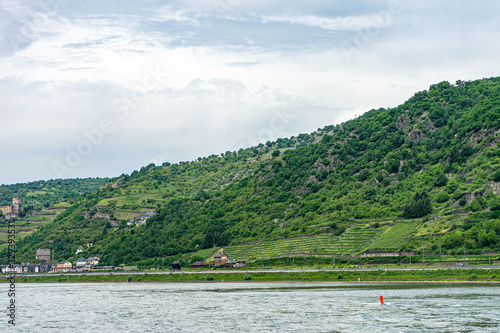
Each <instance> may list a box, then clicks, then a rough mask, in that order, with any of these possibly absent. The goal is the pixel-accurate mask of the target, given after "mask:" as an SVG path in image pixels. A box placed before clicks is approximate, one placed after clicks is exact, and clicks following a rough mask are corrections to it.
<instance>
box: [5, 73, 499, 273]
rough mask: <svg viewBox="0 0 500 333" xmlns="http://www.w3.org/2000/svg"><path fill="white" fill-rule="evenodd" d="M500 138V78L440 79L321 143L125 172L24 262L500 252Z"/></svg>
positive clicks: (60, 221) (36, 243) (305, 138)
mask: <svg viewBox="0 0 500 333" xmlns="http://www.w3.org/2000/svg"><path fill="white" fill-rule="evenodd" d="M499 128H500V78H490V79H483V80H478V81H472V82H463V81H458V82H456V84H454V85H452V84H449V83H448V82H441V83H439V84H435V85H432V86H431V87H430V88H429V90H427V91H422V92H418V93H416V94H415V95H414V96H413V97H411V98H410V99H409V100H408V101H407V102H405V103H404V104H402V105H400V106H397V107H394V108H390V109H378V110H371V111H369V112H367V113H365V114H364V115H363V116H361V117H359V118H356V119H354V120H350V121H347V122H345V123H343V124H340V125H337V126H326V127H325V128H323V129H318V130H317V131H316V132H314V133H311V134H301V135H299V136H297V137H292V138H288V139H278V140H277V141H275V142H267V143H265V144H260V145H259V146H257V147H252V148H248V149H240V150H239V151H238V152H226V153H223V154H220V155H212V156H209V157H205V158H198V160H197V161H193V162H181V163H178V164H174V165H170V164H169V163H165V164H164V165H162V166H155V165H149V166H147V167H143V168H142V169H141V170H139V171H134V172H132V173H131V175H130V176H129V175H122V176H120V177H119V178H116V179H114V180H113V181H112V182H111V183H109V184H108V185H106V186H104V187H102V188H100V189H99V191H96V192H93V193H89V194H85V195H82V196H79V197H77V198H74V199H73V200H74V201H73V202H74V204H73V205H72V206H71V207H70V208H68V209H66V210H65V211H64V212H63V213H61V214H60V215H59V216H57V217H56V218H55V219H54V221H53V222H51V223H48V224H46V225H45V226H43V227H41V228H40V229H39V230H38V231H37V232H35V233H34V234H32V235H30V236H28V237H26V238H24V239H23V240H21V241H19V242H18V244H17V250H18V258H20V259H21V260H24V261H27V260H31V259H32V258H33V257H34V253H35V250H36V248H51V249H52V250H53V251H54V252H55V254H56V258H58V259H63V258H64V259H68V258H70V259H72V258H74V251H75V250H76V248H77V247H78V246H80V245H83V244H84V243H86V242H87V241H90V240H92V241H94V243H95V246H92V247H90V248H88V249H86V251H85V252H84V253H83V255H91V254H100V256H101V257H102V259H103V260H104V261H105V262H113V263H115V264H118V263H131V262H137V261H139V260H141V259H142V260H145V261H146V263H148V262H149V264H151V265H153V260H155V259H156V258H160V257H161V256H163V255H165V256H173V255H175V256H179V255H180V254H187V253H191V255H192V258H193V259H194V258H203V257H207V256H208V255H209V254H210V253H211V251H214V250H215V249H217V248H218V247H224V250H225V251H226V253H227V254H228V255H230V256H232V257H234V258H236V259H242V260H244V259H246V260H255V259H257V258H260V257H266V258H273V257H284V256H288V255H290V253H292V254H293V255H318V256H321V255H329V254H331V252H332V251H336V253H338V254H340V255H345V256H348V255H352V254H353V253H355V254H360V253H363V252H366V251H368V250H388V251H389V250H390V251H392V250H407V251H411V250H413V251H415V250H418V249H421V248H422V247H425V248H426V249H428V250H429V251H439V250H438V249H439V248H441V249H442V251H443V253H449V254H458V253H462V252H463V251H464V250H466V251H467V252H468V253H472V254H479V253H480V252H481V251H495V250H499V249H500V240H499V237H498V235H499V234H500V219H499V218H500V198H499V197H498V195H499V193H500V147H499V143H500V131H499ZM148 211H154V212H156V215H155V216H154V217H151V218H149V219H148V220H147V223H146V224H145V225H140V226H128V225H127V224H126V222H127V220H130V219H133V218H135V217H138V216H140V215H142V214H144V213H146V212H148ZM299 236H301V237H299ZM204 249H205V250H204ZM209 249H210V250H209ZM197 251H198V252H197ZM5 257H6V255H5V252H4V253H2V258H5Z"/></svg>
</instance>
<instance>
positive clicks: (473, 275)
mask: <svg viewBox="0 0 500 333" xmlns="http://www.w3.org/2000/svg"><path fill="white" fill-rule="evenodd" d="M246 274H247V271H241V272H240V273H225V272H217V273H216V272H212V271H203V272H200V273H194V274H147V273H143V274H130V275H129V274H126V273H125V274H116V273H109V274H107V275H103V276H88V275H85V274H64V275H62V274H58V275H56V274H46V275H43V276H41V277H34V276H18V277H17V278H16V282H20V283H23V282H28V283H68V282H78V283H82V282H89V283H91V282H92V283H95V282H123V283H127V280H130V283H145V282H222V281H224V282H245V281H247V282H252V281H262V282H266V281H268V282H278V281H282V282H293V281H295V282H328V281H331V282H332V281H335V282H357V281H361V282H405V281H415V282H418V281H433V282H487V281H489V282H500V269H479V268H478V269H470V270H460V269H458V270H457V269H440V270H425V271H413V270H397V271H393V270H388V271H386V270H382V269H380V270H373V271H325V270H317V271H314V272H300V271H296V272H273V273H257V272H252V271H250V272H249V273H248V275H250V276H251V280H245V275H246ZM129 276H130V277H131V279H129ZM0 282H5V283H6V282H8V280H6V279H1V280H0Z"/></svg>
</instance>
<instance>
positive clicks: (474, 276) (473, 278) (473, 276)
mask: <svg viewBox="0 0 500 333" xmlns="http://www.w3.org/2000/svg"><path fill="white" fill-rule="evenodd" d="M475 279H477V275H476V274H474V273H472V274H471V275H470V277H469V280H475Z"/></svg>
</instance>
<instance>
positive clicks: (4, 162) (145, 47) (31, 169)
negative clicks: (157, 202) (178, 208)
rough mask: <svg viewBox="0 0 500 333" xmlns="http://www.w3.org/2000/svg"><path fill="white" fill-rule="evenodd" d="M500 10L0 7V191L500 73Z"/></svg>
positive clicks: (278, 129)
mask: <svg viewBox="0 0 500 333" xmlns="http://www.w3.org/2000/svg"><path fill="white" fill-rule="evenodd" d="M499 12H500V2H498V1H481V0H479V1H474V2H472V1H457V0H454V1H450V0H444V1H427V0H423V1H417V0H377V1H374V0H372V1H369V0H366V1H340V0H328V1H326V0H321V1H320V0H308V1H296V0H266V1H263V0H253V1H246V0H184V1H181V0H177V1H175V0H174V1H155V0H146V1H129V0H125V1H124V0H120V1H118V0H109V1H96V0H88V1H76V0H75V1H72V0H35V1H17V0H2V1H1V2H0V184H13V183H21V182H29V181H36V180H48V179H57V178H86V177H117V176H119V175H121V174H122V173H126V174H130V173H131V172H132V171H134V170H138V169H140V168H141V167H142V166H145V165H148V164H150V163H155V164H156V165H161V164H162V163H163V162H170V163H177V162H179V161H192V160H195V159H197V158H198V157H203V156H208V155H211V154H220V153H223V152H226V151H235V150H238V149H240V148H246V147H250V146H254V145H257V144H258V143H265V142H266V141H268V140H271V141H272V140H276V139H277V138H284V137H291V136H297V135H298V134H300V133H311V132H313V131H315V130H316V129H318V128H323V127H324V126H326V125H332V124H339V123H342V122H344V121H347V120H349V119H352V118H354V117H356V116H359V115H361V114H363V113H364V112H367V111H369V110H371V109H378V108H380V107H385V108H387V107H395V106H398V105H399V104H401V103H403V102H404V101H405V100H407V99H408V98H410V97H411V96H412V95H413V94H414V93H415V92H417V91H421V90H425V89H428V87H429V86H430V85H431V84H435V83H438V82H441V81H449V82H450V83H454V82H456V81H457V80H476V79H481V78H485V77H493V76H498V75H499V73H500V61H498V55H499V54H500V43H499V42H498V41H499V40H500V20H499V19H498V13H499Z"/></svg>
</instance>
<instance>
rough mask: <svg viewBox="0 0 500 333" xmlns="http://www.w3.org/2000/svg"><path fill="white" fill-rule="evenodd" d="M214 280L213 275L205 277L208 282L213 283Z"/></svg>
mask: <svg viewBox="0 0 500 333" xmlns="http://www.w3.org/2000/svg"><path fill="white" fill-rule="evenodd" d="M213 279H214V277H213V276H212V275H206V276H205V280H207V281H212V280H213Z"/></svg>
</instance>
